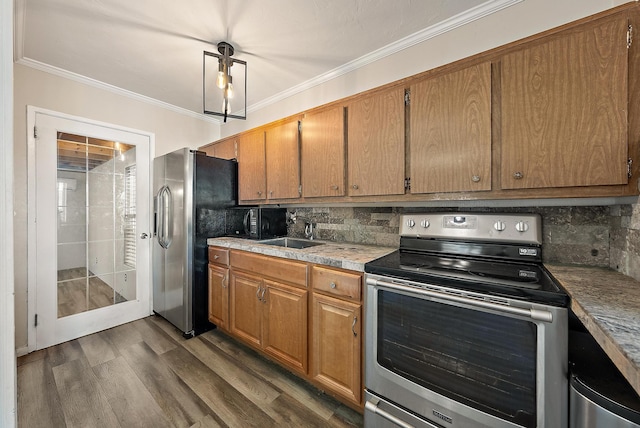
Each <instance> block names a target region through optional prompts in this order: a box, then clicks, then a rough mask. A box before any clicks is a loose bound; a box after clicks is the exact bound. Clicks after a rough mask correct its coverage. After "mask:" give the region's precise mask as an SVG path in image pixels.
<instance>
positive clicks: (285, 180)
mask: <svg viewBox="0 0 640 428" xmlns="http://www.w3.org/2000/svg"><path fill="white" fill-rule="evenodd" d="M298 125H299V122H298V121H297V120H295V121H290V122H285V123H281V124H277V125H275V126H272V127H269V128H267V131H266V159H267V162H266V170H267V199H293V198H299V197H300V139H299V128H298Z"/></svg>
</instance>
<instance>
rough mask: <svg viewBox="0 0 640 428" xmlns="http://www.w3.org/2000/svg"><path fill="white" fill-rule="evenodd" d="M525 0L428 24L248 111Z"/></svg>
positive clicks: (487, 5)
mask: <svg viewBox="0 0 640 428" xmlns="http://www.w3.org/2000/svg"><path fill="white" fill-rule="evenodd" d="M523 1H524V0H489V1H486V2H484V3H482V4H480V5H478V6H476V7H474V8H471V9H469V10H466V11H464V12H461V13H459V14H458V15H455V16H452V17H451V18H449V19H446V20H444V21H441V22H439V23H437V24H434V25H432V26H430V27H427V28H425V29H423V30H420V31H418V32H416V33H413V34H410V35H408V36H407V37H405V38H403V39H400V40H398V41H397V42H393V43H391V44H388V45H387V46H384V47H382V48H380V49H377V50H375V51H373V52H370V53H368V54H366V55H363V56H361V57H360V58H357V59H355V60H353V61H350V62H348V63H346V64H344V65H342V66H340V67H337V68H334V69H333V70H330V71H327V72H326V73H323V74H320V75H318V76H316V77H314V78H313V79H310V80H307V81H305V82H302V83H300V84H299V85H296V86H292V87H291V88H289V89H287V90H285V91H282V92H280V93H278V94H276V95H273V96H271V97H269V98H265V99H264V100H262V101H259V102H257V103H255V104H252V105H251V106H249V107H248V108H247V114H248V113H251V112H253V111H258V110H261V109H263V108H265V107H267V106H269V105H271V104H274V103H277V102H278V101H282V100H284V99H286V98H288V97H291V96H293V95H296V94H299V93H300V92H304V91H306V90H308V89H311V88H313V87H314V86H318V85H320V84H322V83H326V82H328V81H330V80H332V79H335V78H337V77H340V76H342V75H344V74H347V73H350V72H352V71H354V70H357V69H359V68H361V67H364V66H365V65H368V64H371V63H372V62H375V61H378V60H380V59H382V58H385V57H388V56H390V55H393V54H395V53H397V52H400V51H401V50H404V49H407V48H410V47H411V46H414V45H417V44H419V43H422V42H424V41H426V40H429V39H432V38H434V37H437V36H439V35H441V34H443V33H446V32H448V31H451V30H454V29H456V28H458V27H461V26H463V25H465V24H468V23H469V22H472V21H475V20H478V19H480V18H483V17H485V16H487V15H491V14H493V13H496V12H498V11H500V10H502V9H505V8H507V7H509V6H512V5H514V4H517V3H520V2H523Z"/></svg>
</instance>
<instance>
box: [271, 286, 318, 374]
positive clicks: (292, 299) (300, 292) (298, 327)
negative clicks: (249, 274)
mask: <svg viewBox="0 0 640 428" xmlns="http://www.w3.org/2000/svg"><path fill="white" fill-rule="evenodd" d="M264 284H265V286H266V288H267V292H266V293H265V294H264V297H263V299H262V305H263V310H264V318H263V323H264V325H263V329H262V332H263V335H262V346H263V349H264V351H265V352H267V353H268V354H271V355H273V356H274V357H276V358H277V359H278V360H280V361H282V362H283V363H284V364H286V365H287V366H288V367H290V368H291V369H293V370H295V371H297V372H299V373H302V374H306V373H307V304H308V303H307V290H305V289H301V288H297V287H290V286H287V285H284V284H280V283H277V282H273V281H268V280H265V281H264Z"/></svg>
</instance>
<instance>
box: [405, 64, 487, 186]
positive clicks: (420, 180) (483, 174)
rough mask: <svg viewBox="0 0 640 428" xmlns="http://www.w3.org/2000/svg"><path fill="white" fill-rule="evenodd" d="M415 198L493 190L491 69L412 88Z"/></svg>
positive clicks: (457, 73)
mask: <svg viewBox="0 0 640 428" xmlns="http://www.w3.org/2000/svg"><path fill="white" fill-rule="evenodd" d="M410 130H411V134H410V138H409V153H410V164H411V167H410V168H411V175H410V177H411V193H434V192H466V191H477V190H491V64H490V63H489V62H485V63H482V64H478V65H474V66H471V67H468V68H465V69H463V70H459V71H455V72H452V73H447V74H444V75H440V76H436V77H433V78H430V79H427V80H423V81H421V82H417V83H415V84H413V85H411V106H410Z"/></svg>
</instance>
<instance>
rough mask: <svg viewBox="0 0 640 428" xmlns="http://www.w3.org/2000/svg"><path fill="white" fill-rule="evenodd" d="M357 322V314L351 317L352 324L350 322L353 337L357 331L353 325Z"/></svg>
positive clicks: (356, 334)
mask: <svg viewBox="0 0 640 428" xmlns="http://www.w3.org/2000/svg"><path fill="white" fill-rule="evenodd" d="M357 322H358V317H357V316H355V317H353V324H351V332H352V333H353V337H357V336H358V333H356V330H355V326H356V323H357Z"/></svg>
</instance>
